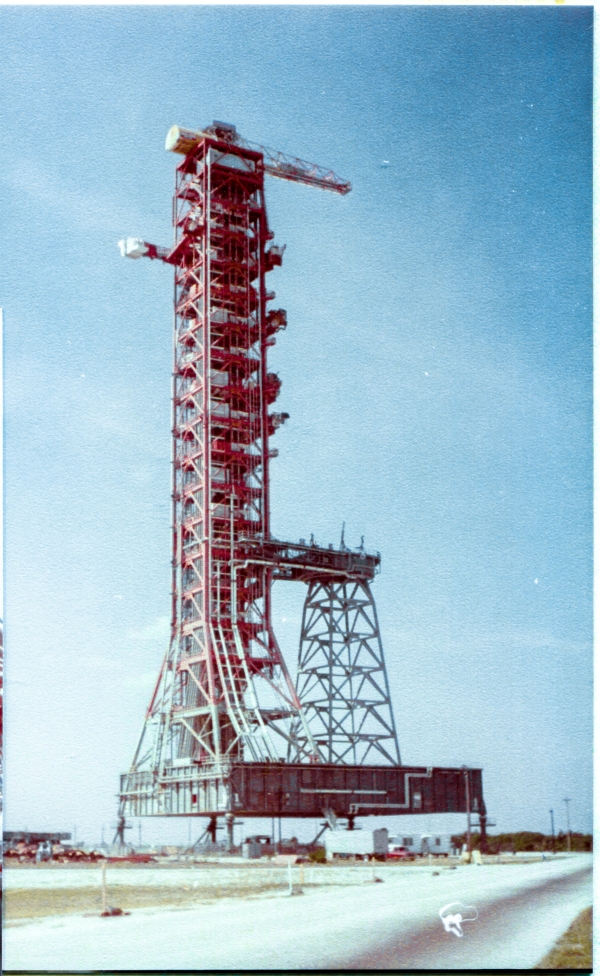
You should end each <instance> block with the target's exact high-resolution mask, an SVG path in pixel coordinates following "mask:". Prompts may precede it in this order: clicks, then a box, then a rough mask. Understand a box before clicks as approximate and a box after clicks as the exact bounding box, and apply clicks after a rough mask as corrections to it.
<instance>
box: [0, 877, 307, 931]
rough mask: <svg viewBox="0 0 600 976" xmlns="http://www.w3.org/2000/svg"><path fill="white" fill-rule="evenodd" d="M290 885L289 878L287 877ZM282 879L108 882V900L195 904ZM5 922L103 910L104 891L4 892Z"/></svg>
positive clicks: (128, 906) (126, 904)
mask: <svg viewBox="0 0 600 976" xmlns="http://www.w3.org/2000/svg"><path fill="white" fill-rule="evenodd" d="M286 886H287V881H286ZM286 886H284V885H283V884H282V883H281V881H280V882H279V883H274V884H255V885H252V886H251V887H250V886H249V887H242V886H239V887H238V886H235V885H222V886H217V885H215V886H209V885H203V886H202V887H198V888H193V887H192V886H191V885H181V886H178V887H176V888H175V887H166V886H162V885H161V886H160V887H159V886H156V887H153V888H151V887H147V888H144V887H142V886H141V885H131V886H129V885H115V886H114V887H113V888H111V886H110V884H109V885H108V890H107V902H108V904H109V905H111V906H113V907H115V908H122V909H123V910H124V911H134V910H135V909H138V908H167V907H172V908H193V907H194V905H196V904H201V903H206V902H209V901H215V900H216V899H217V898H239V897H249V896H253V895H260V894H264V893H266V892H268V891H272V892H274V891H283V889H284V887H286ZM3 901H4V922H5V924H9V925H10V923H11V922H18V921H22V920H24V919H31V918H46V917H48V916H52V915H83V914H85V913H86V912H97V913H98V914H100V912H101V911H102V894H101V890H100V885H98V887H97V888H53V889H50V890H45V889H41V888H33V889H30V890H20V889H17V890H15V891H10V890H8V891H5V892H4V899H3Z"/></svg>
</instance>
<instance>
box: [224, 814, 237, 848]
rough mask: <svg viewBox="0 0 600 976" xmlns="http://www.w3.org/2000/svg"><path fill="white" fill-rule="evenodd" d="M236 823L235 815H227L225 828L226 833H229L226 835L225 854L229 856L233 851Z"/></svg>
mask: <svg viewBox="0 0 600 976" xmlns="http://www.w3.org/2000/svg"><path fill="white" fill-rule="evenodd" d="M234 821H235V814H233V813H226V814H225V828H226V831H227V833H226V835H225V852H226V853H227V854H231V851H232V850H233V824H234Z"/></svg>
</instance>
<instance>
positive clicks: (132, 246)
mask: <svg viewBox="0 0 600 976" xmlns="http://www.w3.org/2000/svg"><path fill="white" fill-rule="evenodd" d="M206 137H208V138H212V139H214V138H215V137H216V138H218V139H219V140H220V141H221V142H226V143H230V144H231V145H232V146H236V147H238V146H239V147H240V148H245V149H250V150H253V151H254V152H258V153H260V154H261V156H262V159H263V163H262V168H263V170H264V172H265V173H268V174H269V176H278V177H279V178H280V179H282V180H290V181H291V182H293V183H304V184H306V185H307V186H316V187H319V188H320V189H321V190H331V191H332V192H333V193H340V194H341V195H342V196H345V195H346V194H347V193H350V190H351V189H352V185H351V184H350V183H349V182H348V180H342V179H341V178H340V177H339V176H336V174H335V173H334V172H333V170H330V169H326V168H325V167H323V166H317V164H316V163H309V162H307V161H306V160H305V159H298V158H297V157H296V156H290V155H289V154H288V153H283V152H279V151H278V150H276V149H267V147H266V146H261V145H259V144H258V143H254V142H248V140H246V139H242V137H241V136H240V135H239V133H238V132H237V130H236V127H235V126H234V125H230V124H229V123H227V122H216V121H215V122H213V124H212V125H211V126H207V128H206V129H202V130H199V131H196V130H192V129H182V128H181V126H178V125H173V126H171V128H170V129H169V131H168V133H167V138H166V141H165V149H167V150H169V151H170V152H174V153H179V154H180V155H182V156H187V155H189V153H191V152H192V151H193V150H194V149H195V148H196V147H197V146H198V145H199V144H200V142H201V140H202V139H203V138H206ZM119 247H120V249H121V254H122V255H123V257H128V258H142V257H144V258H151V259H152V260H156V259H159V260H160V261H165V262H166V263H167V264H172V263H173V262H172V260H171V258H170V256H169V255H170V251H169V248H166V247H159V246H158V245H156V244H149V243H148V242H147V241H143V240H141V239H140V238H137V237H128V238H126V239H125V240H122V241H119ZM279 263H281V262H279Z"/></svg>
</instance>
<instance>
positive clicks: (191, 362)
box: [119, 122, 482, 836]
mask: <svg viewBox="0 0 600 976" xmlns="http://www.w3.org/2000/svg"><path fill="white" fill-rule="evenodd" d="M166 148H167V149H169V150H171V151H173V152H175V153H178V154H180V155H182V156H183V159H182V161H181V162H180V164H179V165H178V167H177V176H176V186H175V196H174V202H173V224H174V228H175V242H174V246H173V247H172V248H171V249H168V248H161V247H157V246H156V245H153V244H148V243H147V242H145V241H143V240H140V239H138V238H127V239H126V240H123V241H121V242H120V243H119V246H120V248H121V252H122V254H123V255H124V256H128V257H133V258H138V257H144V256H145V257H149V258H155V259H160V260H162V261H165V262H166V263H168V264H170V265H172V266H173V268H174V272H175V321H174V349H175V354H174V364H173V457H172V465H173V522H172V524H173V536H172V568H173V579H172V616H171V639H170V645H169V649H168V652H167V654H166V656H165V659H164V662H163V665H162V668H161V671H160V674H159V677H158V681H157V683H156V687H155V689H154V693H153V695H152V698H151V702H150V705H149V707H148V710H147V714H146V717H145V720H144V725H143V729H142V733H141V736H140V740H139V743H138V747H137V750H136V753H135V756H134V760H133V763H132V765H131V768H130V771H129V772H128V773H126V774H125V775H124V776H122V778H121V790H120V797H121V808H120V815H121V823H122V824H124V820H123V819H122V818H123V817H124V816H125V814H132V815H134V816H141V815H164V814H167V815H169V814H171V815H188V816H189V815H190V814H199V815H204V816H206V815H209V816H210V817H211V818H212V822H213V825H214V822H215V820H214V818H215V817H216V816H217V815H219V814H224V815H225V816H226V818H229V825H230V827H231V823H232V818H233V816H234V815H235V813H236V812H243V813H245V814H247V815H249V816H253V815H254V816H264V815H265V814H267V815H272V814H274V813H279V814H280V815H281V814H285V815H288V816H315V815H319V814H320V813H322V811H323V810H324V809H331V810H333V808H334V806H335V807H336V810H337V812H338V813H341V814H342V815H343V813H344V811H346V813H347V815H348V816H349V817H350V818H353V817H354V815H355V814H356V812H357V811H358V810H359V809H363V810H369V811H370V812H384V810H383V809H380V808H382V807H385V808H386V809H387V810H388V811H392V812H429V811H431V810H433V809H436V808H437V807H439V804H440V803H441V802H442V801H441V800H440V799H439V797H441V796H442V793H443V796H444V797H445V796H446V793H444V792H443V791H442V792H440V790H441V787H439V786H436V785H435V784H436V782H437V781H436V774H435V771H434V772H432V770H431V769H429V770H427V769H424V768H421V769H420V768H418V767H417V768H410V769H409V768H406V767H401V766H400V754H399V751H398V744H397V738H396V729H395V725H394V718H393V714H392V708H391V701H390V694H389V688H388V683H387V677H386V671H385V664H384V660H383V651H382V647H381V639H380V635H379V627H378V623H377V616H376V613H375V605H374V602H373V598H372V595H371V593H370V588H369V583H370V581H371V580H372V579H373V577H374V575H375V573H376V571H377V569H378V566H379V561H380V559H379V555H370V554H368V553H366V552H365V551H364V549H363V547H362V546H361V548H360V549H359V550H354V551H352V550H350V549H348V548H347V547H346V546H345V545H344V543H343V541H342V544H341V547H340V548H339V549H333V547H331V546H330V547H329V548H327V549H325V548H322V547H319V546H317V545H314V544H312V542H311V544H310V545H306V544H305V543H304V542H303V541H301V543H300V544H299V545H297V544H290V543H283V542H279V541H277V540H275V539H273V538H272V537H271V533H270V519H269V516H270V512H269V461H270V459H271V458H272V457H273V456H275V455H276V453H277V452H276V451H274V450H272V449H271V448H270V446H269V438H270V437H271V436H272V435H273V434H274V432H275V431H276V429H277V428H278V427H279V426H280V425H281V424H282V423H284V422H285V420H286V419H287V414H285V413H278V412H276V411H274V410H273V409H272V407H273V404H274V403H275V401H276V399H277V396H278V393H279V388H280V385H281V384H280V380H279V377H278V376H277V375H276V374H275V373H272V372H269V370H268V366H267V353H268V349H269V347H271V346H273V345H274V343H275V341H276V337H277V333H278V332H279V331H280V330H282V329H284V328H285V327H286V324H287V322H286V313H285V311H283V310H281V309H277V308H273V307H272V305H271V303H272V302H273V300H274V298H275V295H274V293H273V292H272V291H269V290H268V287H267V281H266V276H267V274H268V272H269V271H271V270H272V269H273V268H275V267H277V266H278V265H281V262H282V256H283V248H281V247H277V246H275V245H274V244H273V234H272V233H271V231H270V229H269V223H268V219H267V211H266V206H265V198H264V176H265V173H270V174H272V175H275V176H279V177H281V178H284V179H288V180H292V181H295V182H301V183H305V184H308V185H311V186H317V187H321V188H323V189H328V190H332V191H334V192H337V193H340V194H346V193H348V192H349V191H350V184H349V183H347V182H345V181H343V180H341V179H339V178H338V177H337V176H336V175H335V174H334V173H332V172H331V171H328V170H325V169H322V168H321V167H318V166H314V165H312V164H310V163H306V162H304V161H303V160H299V159H295V158H294V157H291V156H286V155H284V154H282V153H275V152H272V151H270V150H267V149H265V148H264V147H261V146H256V145H253V144H251V143H248V142H246V141H245V140H243V139H242V138H241V137H240V136H239V134H238V133H237V132H236V129H235V127H234V126H231V125H227V124H225V123H219V122H215V123H213V125H212V126H209V127H208V128H206V129H205V130H202V131H200V132H196V131H188V130H183V129H180V128H179V127H177V126H174V127H173V128H172V129H171V130H170V131H169V134H168V136H167V143H166ZM275 579H288V580H289V579H295V580H302V581H304V582H305V583H307V584H308V585H309V595H308V599H307V602H306V606H305V613H304V620H303V628H302V635H301V641H300V655H299V662H298V676H297V681H296V686H294V683H293V681H292V680H291V677H290V674H289V672H288V669H287V667H286V663H285V661H284V659H283V656H282V654H281V652H280V650H279V647H278V644H277V640H276V637H275V634H274V632H273V627H272V623H271V586H272V583H273V580H275ZM365 762H368V763H373V762H379V763H383V764H385V765H386V766H388V767H392V768H388V769H385V770H384V771H383V772H382V767H381V766H370V767H368V769H369V770H370V771H369V772H368V773H367V772H365V771H364V770H365V768H367V767H364V768H363V766H362V765H361V764H364V763H365ZM351 764H354V765H351ZM340 765H343V766H345V768H346V772H345V773H344V776H345V777H346V778H345V779H344V780H343V782H342V781H341V780H340V771H339V766H340ZM450 772H452V773H456V776H455V780H456V784H455V786H456V788H455V792H454V793H453V794H452V796H453V797H454V799H452V801H451V802H452V803H453V804H458V803H460V802H461V800H460V799H459V792H460V789H463V787H462V785H461V784H462V783H463V780H464V776H463V775H462V773H461V772H460V771H446V773H450ZM471 772H472V773H474V774H476V773H477V772H478V771H476V770H475V771H471ZM365 777H366V778H365ZM440 782H442V780H440ZM443 782H444V784H446V783H447V782H448V780H447V779H446V780H443ZM452 782H453V783H454V779H453V780H452ZM478 782H479V781H477V777H476V776H475V777H474V779H473V781H472V782H471V795H472V796H473V797H474V798H475V802H476V803H477V802H478V798H479V797H480V796H481V790H480V783H479V785H478ZM453 789H454V787H453ZM436 790H437V793H436ZM444 790H446V786H444ZM446 792H447V791H446ZM332 797H333V799H332ZM334 801H335V802H334ZM445 802H446V800H445V799H444V803H445ZM448 802H450V801H448ZM481 802H482V801H481ZM436 805H437V807H436ZM444 809H446V807H444ZM448 809H450V807H448ZM334 812H335V811H334ZM213 835H214V829H213ZM121 836H122V831H121Z"/></svg>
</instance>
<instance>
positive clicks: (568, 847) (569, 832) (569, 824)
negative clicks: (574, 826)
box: [563, 796, 571, 851]
mask: <svg viewBox="0 0 600 976" xmlns="http://www.w3.org/2000/svg"><path fill="white" fill-rule="evenodd" d="M570 802H571V797H570V796H565V797H563V803H564V805H565V807H566V808H567V850H568V851H570V850H571V822H570V820H569V803H570Z"/></svg>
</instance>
